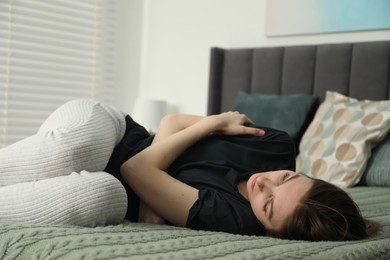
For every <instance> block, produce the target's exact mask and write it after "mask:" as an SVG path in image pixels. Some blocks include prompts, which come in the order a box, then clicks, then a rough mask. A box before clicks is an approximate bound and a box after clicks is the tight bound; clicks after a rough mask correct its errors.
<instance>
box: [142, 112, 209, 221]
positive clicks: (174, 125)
mask: <svg viewBox="0 0 390 260" xmlns="http://www.w3.org/2000/svg"><path fill="white" fill-rule="evenodd" d="M202 118H204V117H203V116H196V115H183V114H170V115H167V116H165V117H164V118H163V119H162V120H161V121H160V125H159V127H158V130H157V133H156V135H155V137H154V138H153V142H152V144H154V143H156V142H158V141H159V140H162V139H164V138H166V137H168V136H170V135H172V134H174V133H176V132H179V131H181V130H183V129H185V128H187V127H189V126H191V125H193V124H195V123H197V122H198V121H200V120H201V119H202ZM138 221H139V222H143V223H153V224H164V223H165V220H164V219H163V218H162V217H161V216H159V215H158V214H157V213H156V212H155V211H153V210H152V209H151V208H150V207H149V206H148V205H147V204H146V203H145V202H144V201H142V200H140V206H139V214H138Z"/></svg>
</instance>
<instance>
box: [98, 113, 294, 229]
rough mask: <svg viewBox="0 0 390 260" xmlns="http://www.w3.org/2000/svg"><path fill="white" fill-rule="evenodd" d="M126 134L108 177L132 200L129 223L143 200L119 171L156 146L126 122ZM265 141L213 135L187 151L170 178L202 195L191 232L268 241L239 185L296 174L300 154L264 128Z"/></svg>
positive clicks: (193, 209)
mask: <svg viewBox="0 0 390 260" xmlns="http://www.w3.org/2000/svg"><path fill="white" fill-rule="evenodd" d="M126 122H127V130H126V134H125V136H124V137H123V139H122V140H121V142H120V143H119V144H118V146H117V147H116V148H115V150H114V152H113V154H112V156H111V159H110V161H109V163H108V165H107V167H106V169H105V170H106V171H107V172H109V173H111V174H112V175H114V176H115V177H116V178H118V179H119V180H120V181H121V182H122V183H123V185H124V187H125V189H126V192H127V195H128V211H127V215H126V218H127V219H129V220H131V221H137V218H138V210H139V209H138V208H139V198H138V196H137V195H136V194H135V193H134V192H133V191H132V190H131V188H130V187H129V186H128V185H127V184H126V183H125V181H124V180H123V178H122V177H121V175H120V173H119V168H120V166H121V165H122V163H123V162H125V161H126V160H127V159H128V158H130V157H131V156H133V155H135V154H136V153H138V152H140V151H142V150H143V149H144V148H146V147H147V146H149V145H150V144H151V142H152V140H153V136H151V135H150V134H149V133H148V132H147V131H146V130H145V129H144V128H143V127H142V126H140V125H138V124H137V123H136V122H134V121H133V120H132V119H131V118H130V117H129V116H127V117H126ZM261 128H262V129H264V130H265V131H266V135H265V136H262V137H256V136H222V135H211V136H209V137H206V138H204V139H202V140H201V141H199V142H198V143H196V144H195V145H193V146H191V147H190V148H188V149H187V150H186V151H185V152H184V153H183V154H182V155H181V156H179V157H178V158H177V159H176V160H175V161H174V162H173V163H172V165H171V166H170V167H169V168H168V170H167V172H168V173H169V174H171V175H172V176H173V177H175V178H176V179H178V180H180V181H182V182H184V183H186V184H188V185H190V186H192V187H194V188H196V189H198V190H199V198H198V200H197V201H196V202H195V203H194V205H193V206H192V207H191V209H190V212H189V217H188V220H187V227H189V228H193V229H202V230H212V231H224V232H229V233H235V234H245V235H263V234H264V231H265V230H264V227H263V226H262V224H261V223H260V222H259V221H258V220H257V218H256V217H255V215H254V214H253V211H252V209H251V206H250V204H249V202H248V201H247V200H246V199H245V198H244V197H242V195H241V194H240V193H239V191H238V189H237V182H238V181H240V180H247V179H249V177H250V176H251V175H252V174H253V173H257V172H266V171H274V170H281V169H288V170H295V148H294V144H293V142H292V141H291V139H290V138H289V136H288V135H287V134H286V133H284V132H281V131H277V130H274V129H270V128H266V127H261Z"/></svg>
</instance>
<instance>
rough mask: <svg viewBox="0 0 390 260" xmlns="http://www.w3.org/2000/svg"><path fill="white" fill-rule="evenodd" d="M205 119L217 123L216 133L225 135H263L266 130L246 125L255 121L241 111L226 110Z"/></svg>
mask: <svg viewBox="0 0 390 260" xmlns="http://www.w3.org/2000/svg"><path fill="white" fill-rule="evenodd" d="M204 120H209V121H210V124H212V123H215V124H216V131H215V132H214V133H216V134H223V135H255V136H263V135H264V134H265V132H264V130H262V129H258V128H254V127H249V126H245V124H247V123H250V124H254V122H253V121H252V120H251V119H249V118H248V117H247V116H246V115H244V114H240V113H239V112H226V113H222V114H218V115H213V116H209V117H206V118H205V119H204Z"/></svg>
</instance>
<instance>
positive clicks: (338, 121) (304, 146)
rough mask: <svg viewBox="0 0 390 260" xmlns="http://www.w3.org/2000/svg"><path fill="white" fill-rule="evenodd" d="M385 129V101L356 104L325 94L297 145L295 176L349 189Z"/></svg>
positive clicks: (389, 120)
mask: <svg viewBox="0 0 390 260" xmlns="http://www.w3.org/2000/svg"><path fill="white" fill-rule="evenodd" d="M389 128H390V101H389V100H386V101H370V100H362V101H359V100H356V99H353V98H350V97H346V96H344V95H341V94H339V93H336V92H330V91H328V92H327V93H326V98H325V100H324V102H323V103H322V104H321V105H320V106H319V108H318V110H317V112H316V114H315V116H314V119H313V121H312V122H311V124H310V125H309V127H308V128H307V130H306V132H305V133H304V135H303V137H302V140H301V142H300V144H299V150H300V154H299V155H298V157H297V172H301V173H304V174H306V175H308V176H312V177H315V178H319V179H323V180H326V181H328V182H331V183H333V184H335V185H337V186H339V187H351V186H353V185H355V184H357V183H358V182H359V180H360V178H361V176H362V174H363V171H364V169H365V166H366V163H367V160H368V158H369V157H370V155H371V149H372V148H373V147H374V146H375V145H376V144H377V143H378V142H379V141H380V140H381V139H383V138H384V137H385V136H386V134H387V132H388V131H389ZM389 162H390V158H389Z"/></svg>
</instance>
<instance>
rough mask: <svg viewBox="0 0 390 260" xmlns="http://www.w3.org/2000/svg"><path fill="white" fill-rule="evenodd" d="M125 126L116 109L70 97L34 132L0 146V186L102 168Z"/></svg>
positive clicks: (122, 116) (122, 114)
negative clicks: (19, 139) (14, 141)
mask: <svg viewBox="0 0 390 260" xmlns="http://www.w3.org/2000/svg"><path fill="white" fill-rule="evenodd" d="M125 129H126V123H125V114H124V113H122V112H120V111H119V110H117V109H115V108H113V107H111V106H108V105H106V104H102V103H99V102H96V101H92V100H75V101H70V102H68V103H66V104H64V105H62V106H61V107H59V108H58V109H57V110H56V111H54V112H53V113H52V114H51V115H50V116H49V117H48V119H47V120H46V121H45V122H44V123H43V124H42V126H41V128H40V129H39V131H38V133H37V134H35V135H33V136H31V137H29V138H26V139H24V140H22V141H19V142H17V143H14V144H12V145H10V146H8V147H6V148H3V149H1V150H0V187H1V186H7V185H12V184H16V183H21V182H30V181H37V180H43V179H47V178H53V177H57V176H64V175H69V174H70V173H71V172H80V171H82V170H86V171H90V172H95V171H102V170H103V169H104V168H105V166H106V165H107V162H108V160H109V158H110V155H111V153H112V151H113V149H114V147H115V145H116V144H117V143H118V142H119V141H120V140H121V138H122V137H123V135H124V132H125Z"/></svg>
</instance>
